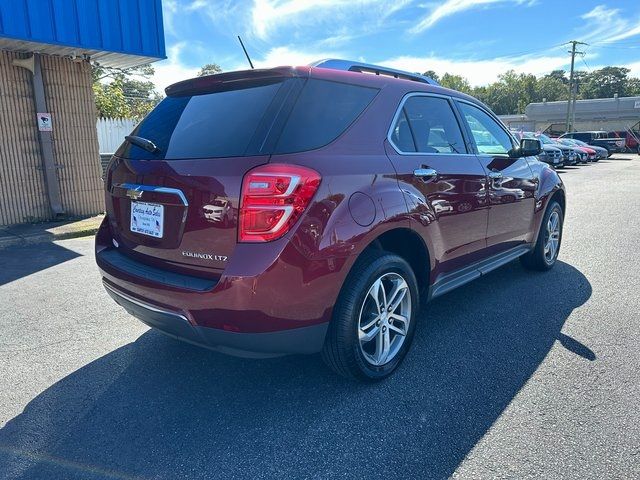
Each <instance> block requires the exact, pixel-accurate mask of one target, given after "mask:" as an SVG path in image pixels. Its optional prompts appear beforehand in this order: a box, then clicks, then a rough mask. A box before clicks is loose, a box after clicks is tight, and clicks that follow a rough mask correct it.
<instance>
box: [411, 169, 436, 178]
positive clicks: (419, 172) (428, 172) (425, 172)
mask: <svg viewBox="0 0 640 480" xmlns="http://www.w3.org/2000/svg"><path fill="white" fill-rule="evenodd" d="M413 176H414V177H421V178H432V177H437V176H438V172H436V171H435V170H434V169H433V168H416V169H415V170H414V171H413Z"/></svg>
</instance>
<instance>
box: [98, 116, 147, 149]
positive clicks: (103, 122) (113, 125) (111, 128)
mask: <svg viewBox="0 0 640 480" xmlns="http://www.w3.org/2000/svg"><path fill="white" fill-rule="evenodd" d="M136 125H137V122H136V121H135V120H132V119H130V118H99V119H98V121H97V122H96V129H97V130H98V145H99V147H100V153H114V152H115V151H116V150H117V149H118V147H119V146H120V144H121V143H122V142H124V137H125V135H129V134H130V133H131V131H132V130H133V129H134V128H135V126H136Z"/></svg>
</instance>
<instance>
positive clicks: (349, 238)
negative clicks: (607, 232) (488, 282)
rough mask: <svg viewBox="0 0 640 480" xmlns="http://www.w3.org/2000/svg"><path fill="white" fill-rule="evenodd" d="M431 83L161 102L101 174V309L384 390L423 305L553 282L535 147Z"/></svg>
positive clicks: (373, 78)
mask: <svg viewBox="0 0 640 480" xmlns="http://www.w3.org/2000/svg"><path fill="white" fill-rule="evenodd" d="M328 67H331V68H328ZM434 83H435V82H433V81H430V80H429V79H426V78H425V77H420V76H416V75H411V74H408V73H403V72H397V71H394V70H388V69H382V68H380V67H375V66H365V65H361V64H353V63H347V62H341V61H332V62H325V63H321V64H319V66H314V67H296V68H290V67H287V68H274V69H269V70H249V71H241V72H231V73H223V74H219V75H211V76H207V77H201V78H197V79H192V80H187V81H184V82H180V83H177V84H175V85H172V86H170V87H168V88H167V91H166V93H167V97H166V98H165V99H164V100H163V101H162V102H161V103H160V104H159V105H158V106H157V107H156V108H155V110H153V111H152V112H151V113H150V114H149V115H148V116H147V117H146V118H145V119H144V120H143V121H142V123H140V125H138V127H136V129H135V130H134V132H133V133H132V134H131V136H129V137H127V141H126V142H125V143H124V144H123V145H122V146H121V147H120V149H119V150H118V151H117V152H116V154H115V155H114V157H113V159H112V160H111V162H110V165H109V167H108V169H107V173H106V179H105V183H106V209H107V215H106V218H105V220H104V222H103V224H102V226H101V227H100V230H99V232H98V234H97V236H96V259H97V263H98V265H99V267H100V270H101V273H102V276H103V281H104V286H105V287H106V289H107V291H108V292H109V294H110V295H111V296H112V297H113V299H114V300H115V301H116V302H117V303H119V304H120V305H121V306H123V307H124V308H125V309H126V310H127V311H128V312H130V313H131V314H132V315H134V316H135V317H137V318H139V319H140V320H142V321H143V322H144V323H146V324H147V325H150V326H152V327H154V328H157V329H158V330H160V331H162V332H165V333H167V334H169V335H171V336H174V337H177V338H180V339H182V340H186V341H188V342H191V343H194V344H197V345H202V346H206V347H209V348H213V349H216V350H219V351H221V352H225V353H230V354H235V355H243V356H255V357H265V356H275V355H282V354H292V353H315V352H322V356H323V358H324V359H325V361H326V362H327V363H328V364H329V365H330V366H331V367H332V368H333V369H335V370H336V371H337V372H339V373H340V374H343V375H346V376H352V377H358V378H364V379H379V378H383V377H385V376H386V375H388V374H390V373H391V372H392V371H393V370H394V369H395V368H396V367H397V366H398V365H399V363H400V362H401V361H402V359H403V358H404V356H405V354H406V353H407V350H408V349H409V347H410V344H411V340H412V337H413V333H414V330H415V327H416V323H417V321H418V315H417V313H418V309H419V307H420V304H421V300H429V299H432V298H435V297H438V296H440V295H442V294H444V293H446V292H448V291H450V290H452V289H454V288H456V287H458V286H460V285H463V284H465V283H467V282H469V281H471V280H473V279H476V278H478V277H480V276H482V275H484V274H485V273H487V272H489V271H491V270H493V269H495V268H498V267H500V266H501V265H504V264H505V263H507V262H510V261H512V260H514V259H516V258H518V257H519V258H520V260H521V261H522V263H523V265H524V266H525V267H527V268H531V269H536V270H548V269H549V268H551V267H552V266H553V265H554V263H555V262H556V258H557V255H558V250H559V247H560V241H561V236H562V222H563V215H564V210H565V192H564V187H563V185H562V182H561V180H560V178H559V177H558V175H557V174H556V173H555V172H554V171H553V169H551V168H550V167H549V166H547V165H546V164H544V163H541V162H539V161H538V160H537V159H536V158H535V155H537V154H538V153H539V152H540V143H539V141H538V140H532V139H523V140H521V141H520V143H519V144H518V143H517V142H516V140H515V139H514V137H513V136H512V135H511V134H510V133H509V131H508V129H506V128H505V127H504V126H503V125H502V124H501V123H500V121H499V120H498V119H497V118H496V117H495V115H494V114H493V113H492V112H491V111H490V110H489V109H488V108H487V107H486V106H484V105H483V104H482V103H480V102H479V101H477V100H476V99H474V98H472V97H469V96H467V95H464V94H461V93H458V92H455V91H452V90H447V89H445V88H440V87H439V86H437V85H434Z"/></svg>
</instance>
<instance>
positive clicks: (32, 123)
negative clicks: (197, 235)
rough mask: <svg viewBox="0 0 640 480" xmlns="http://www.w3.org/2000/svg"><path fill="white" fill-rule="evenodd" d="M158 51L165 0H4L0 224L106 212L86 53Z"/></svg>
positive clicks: (129, 56)
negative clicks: (163, 0) (104, 210)
mask: <svg viewBox="0 0 640 480" xmlns="http://www.w3.org/2000/svg"><path fill="white" fill-rule="evenodd" d="M164 58H166V55H165V44H164V30H163V23H162V4H161V0H0V225H9V224H13V223H23V222H28V221H35V220H45V219H51V218H54V217H60V216H62V217H64V216H81V215H90V214H95V213H99V212H101V211H103V192H102V180H101V174H102V171H101V167H100V162H99V153H98V142H97V135H96V129H95V122H96V111H95V104H94V99H93V90H92V77H91V65H90V62H95V63H99V64H100V65H103V66H106V67H116V68H127V67H133V66H138V65H142V64H146V63H150V62H154V61H157V60H161V59H164Z"/></svg>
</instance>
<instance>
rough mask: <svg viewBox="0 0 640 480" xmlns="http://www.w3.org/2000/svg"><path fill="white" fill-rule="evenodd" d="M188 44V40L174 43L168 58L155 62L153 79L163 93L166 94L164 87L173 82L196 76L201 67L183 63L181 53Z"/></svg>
mask: <svg viewBox="0 0 640 480" xmlns="http://www.w3.org/2000/svg"><path fill="white" fill-rule="evenodd" d="M186 46H187V43H186V42H179V43H176V44H174V45H172V46H171V47H169V49H168V51H167V57H168V58H167V60H162V61H161V62H156V63H154V64H153V68H154V69H155V75H154V76H153V78H151V81H152V82H153V83H154V85H155V86H156V89H157V90H158V91H159V92H161V93H162V94H164V89H165V88H166V87H168V86H169V85H171V84H172V83H175V82H179V81H180V80H186V79H187V78H192V77H195V76H196V74H197V73H198V71H199V70H200V69H199V68H193V67H188V66H186V65H184V64H182V63H181V61H180V53H181V52H182V50H183V49H184V48H185V47H186Z"/></svg>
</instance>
